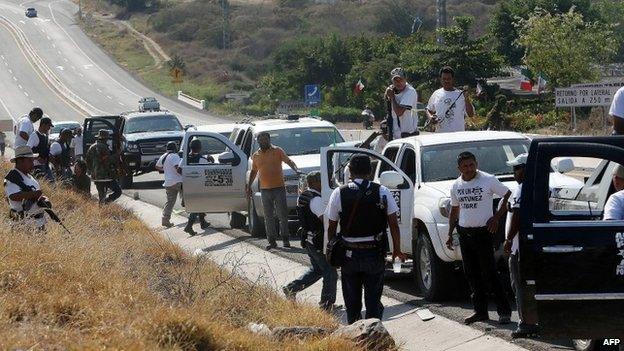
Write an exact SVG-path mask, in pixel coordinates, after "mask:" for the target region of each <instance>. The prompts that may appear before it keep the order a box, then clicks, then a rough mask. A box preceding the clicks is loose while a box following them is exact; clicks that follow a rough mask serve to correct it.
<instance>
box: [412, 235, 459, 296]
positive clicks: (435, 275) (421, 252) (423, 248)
mask: <svg viewBox="0 0 624 351" xmlns="http://www.w3.org/2000/svg"><path fill="white" fill-rule="evenodd" d="M412 255H413V257H414V265H413V268H412V274H413V276H414V279H415V280H416V284H417V286H418V289H419V290H420V292H421V293H422V294H423V296H424V298H425V299H426V300H428V301H440V300H442V299H444V298H446V297H447V296H448V295H449V293H450V291H451V289H450V287H451V286H452V282H453V280H452V279H451V269H450V267H449V265H447V264H445V263H444V262H443V261H442V260H440V259H439V258H438V256H437V255H436V253H435V250H434V249H433V245H432V244H431V239H429V235H428V234H427V233H426V232H425V233H420V235H418V238H417V239H416V238H415V239H414V240H412Z"/></svg>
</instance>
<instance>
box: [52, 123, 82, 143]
mask: <svg viewBox="0 0 624 351" xmlns="http://www.w3.org/2000/svg"><path fill="white" fill-rule="evenodd" d="M53 124H54V127H52V129H50V136H49V138H48V139H49V140H50V143H52V142H54V141H56V139H58V137H59V133H60V132H61V130H63V129H71V130H72V131H73V130H75V129H76V128H79V127H80V122H76V121H60V122H53Z"/></svg>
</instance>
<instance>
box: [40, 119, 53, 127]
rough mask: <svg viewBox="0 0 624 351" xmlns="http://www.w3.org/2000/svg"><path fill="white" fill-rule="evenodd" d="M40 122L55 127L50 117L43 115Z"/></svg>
mask: <svg viewBox="0 0 624 351" xmlns="http://www.w3.org/2000/svg"><path fill="white" fill-rule="evenodd" d="M39 124H47V125H49V126H50V127H54V125H53V124H52V120H51V119H50V117H43V118H42V119H40V120H39Z"/></svg>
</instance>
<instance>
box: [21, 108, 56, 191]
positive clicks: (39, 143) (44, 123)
mask: <svg viewBox="0 0 624 351" xmlns="http://www.w3.org/2000/svg"><path fill="white" fill-rule="evenodd" d="M52 127H54V125H52V120H51V119H50V118H48V117H43V118H42V119H41V120H40V121H39V128H38V129H37V131H35V132H34V133H32V134H30V138H28V142H27V143H26V146H28V147H30V148H31V149H32V152H33V153H35V154H37V157H36V158H35V161H34V165H35V168H34V169H33V173H34V175H35V177H38V178H41V177H43V178H45V179H46V180H47V181H49V182H50V183H54V175H52V170H51V169H50V143H49V137H48V134H49V132H50V128H52Z"/></svg>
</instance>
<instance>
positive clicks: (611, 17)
mask: <svg viewBox="0 0 624 351" xmlns="http://www.w3.org/2000/svg"><path fill="white" fill-rule="evenodd" d="M594 6H595V8H596V12H597V14H598V16H599V18H601V20H602V22H603V23H607V24H612V25H613V28H612V29H613V39H614V40H616V47H617V54H616V55H615V60H616V61H617V62H624V23H623V22H622V21H624V1H622V0H601V1H598V2H597V3H596V4H595V5H594Z"/></svg>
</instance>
